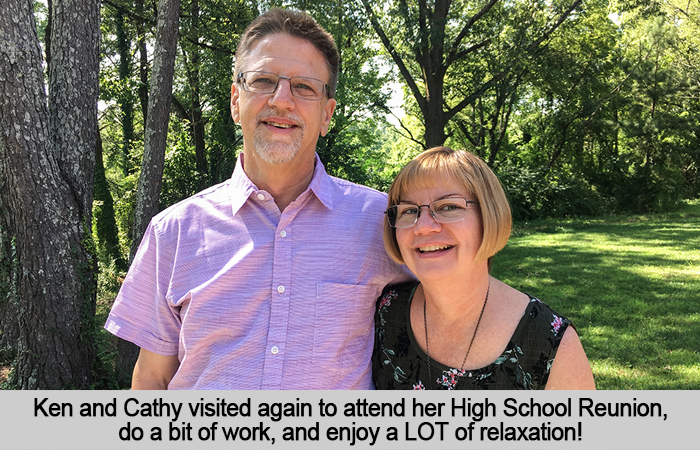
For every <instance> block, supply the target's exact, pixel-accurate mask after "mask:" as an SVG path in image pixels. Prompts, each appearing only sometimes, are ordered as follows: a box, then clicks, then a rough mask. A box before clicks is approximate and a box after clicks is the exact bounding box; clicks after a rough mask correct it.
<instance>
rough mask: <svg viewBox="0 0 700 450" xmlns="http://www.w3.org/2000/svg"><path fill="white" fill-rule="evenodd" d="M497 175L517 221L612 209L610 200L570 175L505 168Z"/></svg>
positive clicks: (523, 168)
mask: <svg viewBox="0 0 700 450" xmlns="http://www.w3.org/2000/svg"><path fill="white" fill-rule="evenodd" d="M498 175H499V179H500V180H501V183H502V184H503V186H504V189H505V191H506V195H507V196H508V200H509V202H510V205H511V210H512V213H513V220H516V221H522V220H533V219H541V218H545V217H555V218H564V217H585V216H595V215H602V214H606V213H608V212H609V211H610V209H611V208H610V203H611V200H610V199H606V198H604V197H603V196H601V195H600V193H599V192H597V191H596V190H595V188H594V187H592V186H590V185H588V184H586V183H585V181H582V180H581V179H579V178H572V177H571V176H570V175H569V174H567V173H559V172H554V171H548V170H546V169H542V168H540V169H532V168H529V167H527V166H521V167H517V166H510V165H504V166H501V168H500V170H499V173H498Z"/></svg>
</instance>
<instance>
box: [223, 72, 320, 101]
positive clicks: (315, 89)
mask: <svg viewBox="0 0 700 450" xmlns="http://www.w3.org/2000/svg"><path fill="white" fill-rule="evenodd" d="M236 80H237V81H238V82H240V83H241V85H242V86H243V89H244V90H246V91H248V92H252V93H253V94H272V93H274V92H275V91H276V90H277V87H278V86H279V84H280V80H289V87H290V89H291V91H292V95H293V96H295V97H297V98H302V99H304V100H321V99H322V98H323V97H324V96H325V95H326V93H328V98H331V88H330V86H328V85H327V84H326V83H324V82H323V81H321V80H317V79H315V78H309V77H291V78H290V77H281V76H279V75H275V74H274V73H269V72H259V71H257V70H249V71H247V72H241V73H239V74H238V77H237V78H236Z"/></svg>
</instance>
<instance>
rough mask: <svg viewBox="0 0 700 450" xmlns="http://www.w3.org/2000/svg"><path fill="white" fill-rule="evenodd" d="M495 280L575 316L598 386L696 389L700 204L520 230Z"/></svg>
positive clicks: (699, 372)
mask: <svg viewBox="0 0 700 450" xmlns="http://www.w3.org/2000/svg"><path fill="white" fill-rule="evenodd" d="M493 275H494V276H495V277H497V278H499V279H501V280H503V281H504V282H506V283H508V284H510V285H511V286H514V287H517V288H518V289H520V290H522V291H524V292H527V293H529V294H532V295H535V296H537V297H539V298H540V299H541V300H543V301H545V302H546V303H548V304H549V305H550V306H552V307H553V308H554V309H556V310H558V311H559V312H560V313H562V314H564V315H565V316H567V317H568V318H570V319H571V320H573V322H574V324H575V325H576V328H577V331H578V333H579V335H580V336H581V341H582V342H583V346H584V348H585V350H586V354H587V355H588V358H589V360H590V361H591V366H592V368H593V375H594V376H595V379H596V385H597V386H598V389H700V299H699V298H698V297H699V296H698V294H700V202H698V201H695V202H691V203H690V204H688V205H686V206H685V207H684V208H683V209H682V210H681V211H680V212H676V213H672V214H663V215H649V216H629V217H621V216H615V217H609V218H601V219H578V220H566V221H561V220H559V221H554V220H546V221H537V222H532V223H523V224H516V225H515V227H514V232H513V235H512V237H511V239H510V241H509V243H508V245H507V246H506V248H505V249H504V250H503V251H501V253H499V254H498V255H497V256H496V258H495V259H494V266H493Z"/></svg>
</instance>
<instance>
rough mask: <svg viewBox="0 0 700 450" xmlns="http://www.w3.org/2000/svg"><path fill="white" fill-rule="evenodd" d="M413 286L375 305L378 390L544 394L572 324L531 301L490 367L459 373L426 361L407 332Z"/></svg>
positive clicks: (391, 289)
mask: <svg viewBox="0 0 700 450" xmlns="http://www.w3.org/2000/svg"><path fill="white" fill-rule="evenodd" d="M417 286H418V282H415V281H412V282H408V283H402V284H398V285H394V286H387V288H385V289H384V292H382V295H381V296H380V297H379V298H378V299H377V312H376V316H375V340H374V354H373V357H372V377H373V379H374V384H375V386H376V388H377V389H414V390H424V389H444V390H452V389H544V388H545V386H546V384H547V379H548V378H549V373H550V370H551V368H552V363H553V362H554V357H555V356H556V353H557V349H558V348H559V343H560V342H561V339H562V337H563V336H564V333H565V332H566V329H567V328H568V326H569V325H571V321H570V320H568V319H566V318H565V317H563V316H561V315H560V314H558V313H556V312H555V311H553V310H552V309H551V308H550V307H549V306H547V305H546V304H545V303H543V302H542V301H540V300H539V299H537V298H535V297H532V296H530V303H529V304H528V306H527V308H526V309H525V313H524V314H523V317H522V319H521V320H520V323H519V324H518V326H517V327H516V329H515V331H514V332H513V335H512V336H511V338H510V341H509V343H508V345H507V346H506V349H505V350H504V351H503V353H502V354H501V355H500V356H499V357H498V358H496V360H495V361H494V362H492V363H491V364H489V365H487V366H485V367H482V368H480V369H476V370H470V371H461V370H459V369H456V368H454V367H448V366H445V365H442V364H440V363H439V362H437V361H431V366H432V374H433V377H432V379H430V378H429V373H430V370H429V369H428V360H427V356H426V355H425V353H424V352H423V351H422V350H421V349H420V347H418V344H417V343H416V341H415V337H414V336H413V332H412V330H411V329H410V306H411V300H412V298H413V293H414V291H415V288H416V287H417Z"/></svg>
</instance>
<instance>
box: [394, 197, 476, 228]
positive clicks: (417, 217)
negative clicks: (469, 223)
mask: <svg viewBox="0 0 700 450" xmlns="http://www.w3.org/2000/svg"><path fill="white" fill-rule="evenodd" d="M457 198H459V199H462V200H464V203H465V207H464V208H465V211H469V204H470V203H471V204H474V205H478V204H479V202H477V201H475V200H467V199H466V198H464V197H459V196H454V197H446V198H439V199H437V200H433V201H432V202H430V203H428V204H427V205H418V204H416V203H397V204H396V205H391V206H389V207H388V208H387V209H386V211H384V215H385V216H386V221H387V223H388V224H389V226H390V227H391V228H394V229H401V228H411V227H413V226H415V225H416V224H417V223H418V219H420V213H421V211H423V208H424V207H425V208H428V211H430V216H431V217H432V218H433V220H434V221H435V222H437V223H454V222H459V221H460V220H464V218H465V217H467V215H466V214H465V215H464V217H462V218H459V219H457V220H450V221H449V222H441V221H440V220H438V218H437V217H435V212H434V211H433V209H432V208H431V207H430V205H432V204H433V203H436V202H441V201H444V200H449V199H457ZM401 205H406V206H416V207H418V214H416V218H415V220H414V221H413V223H412V224H411V225H408V226H406V227H397V226H396V225H392V224H391V221H390V220H389V209H391V208H395V209H398V206H401Z"/></svg>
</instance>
